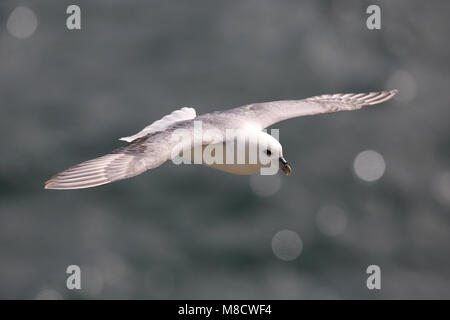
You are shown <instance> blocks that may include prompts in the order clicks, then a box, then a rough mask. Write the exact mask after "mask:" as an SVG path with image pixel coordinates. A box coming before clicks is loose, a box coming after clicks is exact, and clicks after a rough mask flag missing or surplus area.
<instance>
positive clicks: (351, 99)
mask: <svg viewBox="0 0 450 320" xmlns="http://www.w3.org/2000/svg"><path fill="white" fill-rule="evenodd" d="M397 92H398V90H390V91H381V92H370V93H358V94H356V93H347V94H342V93H338V94H326V95H321V96H316V97H311V98H308V99H303V100H285V101H273V102H263V103H253V104H249V105H246V106H242V107H238V108H235V109H231V110H228V111H225V112H223V113H222V114H226V115H227V116H230V117H232V118H235V119H236V120H237V119H241V120H243V118H245V119H246V120H247V122H248V123H251V124H253V125H254V126H257V127H259V128H260V129H264V128H266V127H268V126H270V125H272V124H274V123H277V122H280V121H283V120H287V119H291V118H296V117H302V116H310V115H315V114H321V113H330V112H337V111H350V110H357V109H361V108H362V107H365V106H372V105H375V104H379V103H382V102H384V101H387V100H389V99H391V98H392V97H393V96H395V95H396V94H397Z"/></svg>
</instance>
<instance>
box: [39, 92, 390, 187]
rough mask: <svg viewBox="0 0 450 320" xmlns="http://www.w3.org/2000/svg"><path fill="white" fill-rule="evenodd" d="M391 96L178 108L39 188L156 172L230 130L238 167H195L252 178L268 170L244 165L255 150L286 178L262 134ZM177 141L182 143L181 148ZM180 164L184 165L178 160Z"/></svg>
mask: <svg viewBox="0 0 450 320" xmlns="http://www.w3.org/2000/svg"><path fill="white" fill-rule="evenodd" d="M397 92H398V90H390V91H381V92H371V93H358V94H355V93H348V94H326V95H320V96H315V97H311V98H307V99H303V100H284V101H273V102H263V103H253V104H249V105H245V106H241V107H237V108H234V109H230V110H226V111H216V112H212V113H207V114H203V115H200V116H197V115H196V112H195V109H193V108H186V107H185V108H181V109H179V110H176V111H174V112H172V113H171V114H169V115H167V116H165V117H163V118H162V119H160V120H158V121H156V122H154V123H152V124H151V125H149V126H147V127H145V128H144V129H143V130H141V131H140V132H139V133H137V134H135V135H133V136H129V137H124V138H120V140H123V141H126V142H128V144H126V145H125V146H123V147H121V148H119V149H116V150H114V151H112V152H111V153H110V154H107V155H104V156H102V157H99V158H96V159H92V160H89V161H85V162H83V163H80V164H78V165H76V166H73V167H71V168H69V169H67V170H65V171H63V172H61V173H58V174H57V175H55V176H54V177H52V178H51V179H50V180H48V181H47V182H46V183H45V188H46V189H84V188H90V187H95V186H99V185H103V184H106V183H110V182H114V181H118V180H122V179H126V178H131V177H134V176H136V175H139V174H141V173H143V172H144V171H146V170H149V169H153V168H156V167H158V166H160V165H161V164H163V163H164V162H166V161H167V160H170V159H172V160H174V159H175V158H176V157H177V156H179V155H180V152H181V151H182V150H185V149H187V150H190V151H192V152H189V153H188V158H189V159H188V160H192V159H193V158H195V157H194V155H195V154H196V150H199V149H200V152H202V151H205V149H207V148H209V147H208V146H210V147H211V146H212V148H210V150H219V149H216V147H217V146H219V145H220V146H224V145H225V144H226V143H228V142H229V141H228V140H230V138H229V137H228V135H227V130H231V131H232V130H235V132H238V135H243V136H245V138H244V141H245V152H246V156H245V160H244V162H239V161H238V162H236V161H235V160H236V157H235V156H234V152H230V151H228V153H227V151H226V152H224V153H223V154H221V155H220V159H225V158H226V155H227V154H228V155H230V154H232V157H233V159H232V160H233V161H231V162H229V161H216V162H214V161H213V162H211V161H210V162H208V161H206V160H205V159H201V160H200V163H201V164H204V165H207V166H210V167H213V168H216V169H219V170H222V171H226V172H229V173H233V174H255V173H258V172H260V170H261V169H263V168H267V167H268V166H269V164H268V162H267V161H262V159H260V157H258V158H257V159H256V162H255V161H253V162H251V161H249V157H250V156H249V150H253V149H252V147H257V149H258V150H259V151H260V152H263V154H264V155H265V156H267V157H268V158H270V159H272V160H274V161H276V163H277V167H278V166H279V169H281V170H282V171H283V172H284V173H285V174H287V175H288V174H290V173H291V167H290V166H289V164H288V163H287V161H286V160H285V158H284V156H283V151H282V146H281V144H280V143H279V142H278V140H277V139H275V138H274V137H273V136H271V135H269V134H268V133H266V132H264V131H263V130H264V129H265V128H267V127H269V126H271V125H273V124H275V123H277V122H280V121H284V120H287V119H290V118H296V117H302V116H310V115H316V114H321V113H331V112H337V111H351V110H357V109H361V108H362V107H365V106H372V105H376V104H379V103H382V102H384V101H387V100H389V99H391V98H392V97H393V96H394V95H395V94H397ZM198 124H200V125H201V130H202V131H201V132H202V133H201V134H200V135H198V134H196V129H198ZM180 133H181V134H180ZM177 134H178V135H177ZM175 136H177V138H176V139H175V138H174V137H175ZM180 136H181V140H183V142H182V143H181V147H182V148H180ZM239 138H240V137H239V136H237V137H236V136H235V137H233V138H231V139H232V140H233V141H236V139H239ZM186 141H187V142H186ZM186 143H187V144H188V146H187V145H186ZM175 149H176V151H175ZM226 150H228V149H226ZM234 151H236V149H234ZM215 152H217V151H215ZM216 155H217V154H216ZM182 159H185V160H186V156H185V155H184V154H183V157H182ZM226 159H227V160H229V159H228V158H226ZM194 162H195V159H194Z"/></svg>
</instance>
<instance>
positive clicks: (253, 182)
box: [250, 174, 281, 197]
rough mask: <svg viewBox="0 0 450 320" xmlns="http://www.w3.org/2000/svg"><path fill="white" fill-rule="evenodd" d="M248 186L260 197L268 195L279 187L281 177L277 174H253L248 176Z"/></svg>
mask: <svg viewBox="0 0 450 320" xmlns="http://www.w3.org/2000/svg"><path fill="white" fill-rule="evenodd" d="M250 188H251V189H252V191H253V192H254V193H255V194H257V195H258V196H260V197H269V196H272V195H274V194H275V193H277V192H278V190H280V188H281V178H280V176H279V175H278V174H275V175H271V176H264V175H260V174H255V175H252V176H250Z"/></svg>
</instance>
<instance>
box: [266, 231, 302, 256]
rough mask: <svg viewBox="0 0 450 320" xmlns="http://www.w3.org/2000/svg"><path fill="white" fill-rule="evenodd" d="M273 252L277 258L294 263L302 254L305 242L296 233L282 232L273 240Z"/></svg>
mask: <svg viewBox="0 0 450 320" xmlns="http://www.w3.org/2000/svg"><path fill="white" fill-rule="evenodd" d="M272 250H273V253H274V254H275V256H277V258H279V259H281V260H284V261H292V260H294V259H296V258H298V256H300V254H301V253H302V250H303V242H302V240H301V239H300V237H299V235H298V234H297V233H296V232H294V231H291V230H281V231H279V232H277V233H276V234H275V235H274V236H273V238H272Z"/></svg>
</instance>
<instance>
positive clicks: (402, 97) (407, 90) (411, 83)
mask: <svg viewBox="0 0 450 320" xmlns="http://www.w3.org/2000/svg"><path fill="white" fill-rule="evenodd" d="M386 89H398V94H397V95H396V96H395V97H394V99H395V100H397V101H400V102H411V101H413V100H414V99H415V98H416V96H417V83H416V79H414V77H413V76H412V74H411V73H409V72H408V71H405V70H398V71H396V72H394V73H393V74H392V75H391V76H390V77H389V78H388V80H387V81H386Z"/></svg>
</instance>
